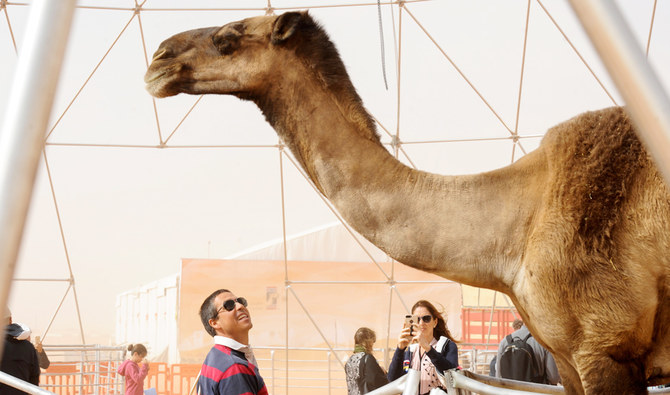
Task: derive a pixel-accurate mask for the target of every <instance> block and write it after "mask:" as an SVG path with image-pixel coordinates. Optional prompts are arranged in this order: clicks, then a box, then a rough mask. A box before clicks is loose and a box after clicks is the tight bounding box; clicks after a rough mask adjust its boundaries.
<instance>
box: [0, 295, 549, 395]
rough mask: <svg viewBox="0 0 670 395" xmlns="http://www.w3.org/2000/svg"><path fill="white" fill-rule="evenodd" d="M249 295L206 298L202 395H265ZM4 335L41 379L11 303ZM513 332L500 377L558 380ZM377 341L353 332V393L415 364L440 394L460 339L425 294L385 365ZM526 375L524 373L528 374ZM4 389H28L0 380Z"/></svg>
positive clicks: (28, 375) (41, 357) (137, 373)
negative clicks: (207, 344) (208, 340)
mask: <svg viewBox="0 0 670 395" xmlns="http://www.w3.org/2000/svg"><path fill="white" fill-rule="evenodd" d="M247 307H248V303H247V300H246V299H245V298H243V297H238V296H236V295H235V294H234V293H233V292H232V291H230V290H227V289H219V290H216V291H214V292H213V293H212V294H210V295H209V296H208V297H207V298H206V299H205V300H204V302H203V303H202V305H201V307H200V310H199V315H200V320H201V322H202V325H203V327H204V329H205V331H206V332H207V333H208V334H209V335H210V336H212V337H213V340H214V345H213V346H212V348H211V349H210V351H209V353H208V354H207V356H206V358H205V360H204V362H203V364H202V368H201V370H200V374H199V377H198V379H197V391H198V394H200V395H224V394H225V395H229V394H255V395H267V394H268V390H267V387H266V386H265V382H264V381H263V378H262V377H261V375H260V373H259V370H258V364H257V362H256V358H255V356H254V353H253V350H252V348H251V346H250V345H249V331H250V330H251V328H252V327H253V324H252V322H251V314H250V313H249V310H248V308H247ZM5 319H6V320H7V329H6V338H5V345H4V351H3V357H2V367H1V370H2V371H3V372H6V373H9V374H11V375H13V376H15V377H18V378H20V379H22V380H24V381H27V382H29V383H33V384H35V385H38V384H39V376H40V368H42V369H46V368H47V367H48V366H49V359H48V357H47V355H46V353H45V352H44V350H43V348H42V345H41V342H40V339H39V337H37V338H36V343H37V345H36V346H34V345H33V344H32V343H31V342H30V330H29V329H28V328H27V327H25V326H24V325H21V324H18V323H13V322H12V317H11V312H10V311H9V309H6V312H5ZM513 328H514V332H512V333H511V334H510V335H508V336H507V337H505V338H504V339H503V340H502V341H501V342H500V345H499V347H498V352H497V355H496V357H495V358H494V359H493V360H492V362H491V375H492V376H495V377H501V378H511V379H516V380H526V381H533V382H537V383H546V384H557V383H560V376H559V375H558V369H557V368H556V363H555V361H554V359H553V357H552V355H551V353H549V352H548V351H547V350H546V349H545V348H544V347H542V345H540V344H539V343H538V342H537V341H536V340H535V339H534V338H533V337H532V335H531V334H530V331H529V330H528V328H526V326H525V325H523V322H521V320H515V322H514V323H513ZM376 340H377V337H376V334H375V332H374V330H372V329H370V328H367V327H361V328H359V329H358V330H357V331H356V333H355V334H354V343H355V346H354V350H353V351H354V352H353V354H352V355H351V356H350V357H349V358H348V360H347V362H346V364H345V373H346V382H347V392H348V394H349V395H359V394H366V393H368V392H370V391H373V390H375V389H377V388H380V387H382V386H384V385H386V384H388V383H390V382H392V381H394V380H397V379H399V378H400V377H402V376H403V375H405V374H407V373H408V372H409V371H410V369H412V370H414V371H417V372H418V375H419V377H420V379H419V383H418V387H419V388H418V393H419V394H420V395H428V394H430V395H435V394H440V393H444V394H446V389H445V388H444V387H443V385H442V383H441V381H440V380H439V377H438V373H442V372H444V371H446V370H449V369H454V368H458V367H459V365H458V342H457V341H456V340H455V339H454V338H453V336H452V335H451V332H449V329H448V328H447V323H446V320H445V318H444V317H443V315H442V313H441V312H440V311H439V310H438V309H437V308H436V307H435V306H434V305H433V304H432V303H430V302H429V301H427V300H419V301H418V302H416V303H415V304H414V306H412V309H411V315H408V316H407V317H406V319H405V321H404V322H403V325H402V328H401V329H400V334H399V336H398V341H397V345H396V348H395V351H394V353H393V357H392V359H391V363H390V364H389V366H388V370H385V369H383V368H382V367H381V366H380V365H379V363H378V362H377V359H376V358H375V357H374V355H373V348H374V344H375V342H376ZM146 357H147V349H146V347H145V346H144V345H142V344H134V345H133V344H131V345H129V346H128V358H127V359H126V360H125V361H124V362H123V363H122V364H121V365H120V366H119V368H118V370H117V372H118V374H120V375H121V376H123V377H124V378H125V395H142V394H143V393H144V387H143V386H144V379H145V378H146V376H147V374H148V372H149V363H148V361H147V358H146ZM524 375H525V376H524ZM0 393H1V394H3V395H4V394H10V395H11V394H21V393H23V392H21V391H19V390H17V389H14V388H13V387H9V386H6V385H2V384H0Z"/></svg>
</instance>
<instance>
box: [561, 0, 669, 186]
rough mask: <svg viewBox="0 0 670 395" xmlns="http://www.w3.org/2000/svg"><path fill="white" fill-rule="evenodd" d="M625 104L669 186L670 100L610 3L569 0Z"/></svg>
mask: <svg viewBox="0 0 670 395" xmlns="http://www.w3.org/2000/svg"><path fill="white" fill-rule="evenodd" d="M570 3H571V5H572V9H573V10H574V11H575V13H576V14H577V16H578V17H579V19H580V21H581V24H582V26H583V27H584V30H586V33H587V34H588V35H589V37H590V38H591V41H592V42H593V45H594V46H595V48H596V50H597V51H598V53H599V54H600V58H601V59H602V60H603V63H605V66H606V67H607V70H608V71H609V74H610V76H611V77H612V80H614V83H615V84H616V86H617V88H618V89H619V92H620V93H621V95H622V96H623V98H624V100H625V101H626V108H627V111H628V113H629V114H630V115H631V117H632V119H633V122H634V123H635V125H636V126H637V131H638V136H639V137H640V140H642V143H643V144H644V145H645V147H646V148H647V150H648V152H649V153H650V154H651V156H652V158H653V159H654V161H656V164H657V166H658V167H659V169H660V170H661V173H662V174H663V176H664V178H665V181H666V182H667V183H668V184H670V100H668V96H667V94H666V92H665V91H664V90H663V87H662V85H661V83H660V81H659V79H658V77H657V76H656V74H655V73H654V71H653V69H652V68H651V66H650V65H649V64H648V62H647V60H646V58H645V56H644V51H643V50H642V49H641V48H640V46H639V45H638V43H637V42H635V38H634V36H633V33H632V32H631V30H630V28H629V27H628V25H627V24H626V21H625V20H624V19H623V17H622V16H621V12H620V11H619V9H618V8H617V6H616V4H615V2H614V1H611V0H570Z"/></svg>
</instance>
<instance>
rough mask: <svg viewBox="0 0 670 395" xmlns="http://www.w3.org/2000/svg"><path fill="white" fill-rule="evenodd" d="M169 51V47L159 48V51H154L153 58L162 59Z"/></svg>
mask: <svg viewBox="0 0 670 395" xmlns="http://www.w3.org/2000/svg"><path fill="white" fill-rule="evenodd" d="M167 53H168V51H167V49H165V48H162V49H159V50H158V51H156V52H155V53H154V56H153V58H152V60H157V59H160V58H162V57H163V56H164V55H165V54H167Z"/></svg>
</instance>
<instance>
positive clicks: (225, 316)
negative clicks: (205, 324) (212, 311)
mask: <svg viewBox="0 0 670 395" xmlns="http://www.w3.org/2000/svg"><path fill="white" fill-rule="evenodd" d="M231 299H232V300H235V299H237V296H236V295H234V294H232V293H230V292H223V293H220V294H218V295H217V296H216V298H215V299H214V306H215V307H216V309H217V311H218V314H217V315H216V317H214V318H212V319H210V320H209V325H211V326H212V328H214V330H215V331H216V333H217V335H220V336H225V337H229V338H231V339H235V340H237V341H240V339H243V340H245V341H244V342H242V341H240V342H241V343H243V344H246V339H247V338H248V334H249V330H250V329H251V328H252V327H253V324H252V323H251V316H250V315H249V310H247V308H246V307H244V306H242V305H241V304H240V303H237V302H236V303H235V308H234V309H233V310H232V311H228V310H226V309H225V308H224V307H223V304H224V303H225V302H226V301H227V300H231Z"/></svg>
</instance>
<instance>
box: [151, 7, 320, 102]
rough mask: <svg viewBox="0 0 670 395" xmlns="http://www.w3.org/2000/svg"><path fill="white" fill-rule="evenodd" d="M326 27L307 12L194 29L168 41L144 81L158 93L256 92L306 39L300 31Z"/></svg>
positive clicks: (265, 85) (266, 83)
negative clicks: (317, 22)
mask: <svg viewBox="0 0 670 395" xmlns="http://www.w3.org/2000/svg"><path fill="white" fill-rule="evenodd" d="M310 29H311V30H317V31H318V30H320V28H319V27H318V26H317V25H316V23H315V22H314V21H313V20H312V18H311V17H310V16H309V15H308V14H307V12H288V13H285V14H282V15H279V16H260V17H254V18H248V19H244V20H241V21H238V22H232V23H229V24H227V25H224V26H220V27H209V28H202V29H195V30H189V31H186V32H182V33H179V34H176V35H174V36H172V37H170V38H168V39H167V40H165V41H163V42H162V43H161V45H160V46H159V47H158V50H157V51H156V53H154V56H153V60H152V62H151V65H150V66H149V69H148V70H147V72H146V74H145V76H144V81H145V82H146V84H147V85H146V89H147V90H148V91H149V93H151V95H153V96H155V97H167V96H174V95H177V94H179V93H188V94H230V95H235V96H238V97H250V96H256V94H257V93H258V92H256V91H257V90H259V89H266V88H267V87H268V86H271V85H272V81H273V78H274V77H273V76H274V74H276V72H277V70H278V68H280V69H284V68H286V67H289V66H290V64H288V65H287V64H286V59H287V57H286V56H282V53H286V52H287V50H288V51H293V52H295V48H296V47H299V46H301V45H302V44H304V43H303V42H300V39H299V38H297V37H294V36H298V35H296V34H295V33H296V31H298V30H300V31H305V30H310Z"/></svg>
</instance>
